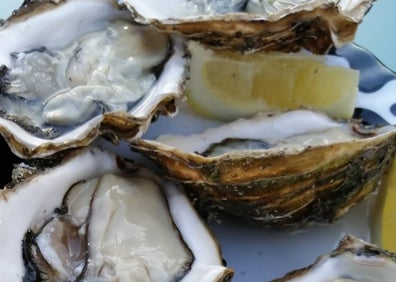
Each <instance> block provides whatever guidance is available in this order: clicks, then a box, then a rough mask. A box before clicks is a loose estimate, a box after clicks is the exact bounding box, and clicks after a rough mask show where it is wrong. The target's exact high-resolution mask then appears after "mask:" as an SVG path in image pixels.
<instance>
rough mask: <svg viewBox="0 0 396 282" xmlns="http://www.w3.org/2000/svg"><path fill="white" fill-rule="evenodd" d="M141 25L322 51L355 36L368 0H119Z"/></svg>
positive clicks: (207, 39)
mask: <svg viewBox="0 0 396 282" xmlns="http://www.w3.org/2000/svg"><path fill="white" fill-rule="evenodd" d="M120 2H121V3H124V4H125V5H126V6H128V8H130V9H131V11H132V13H133V14H134V15H135V17H136V20H137V21H140V22H141V23H146V24H153V25H155V26H156V27H157V28H158V29H160V30H163V31H166V32H169V33H178V34H182V35H184V36H186V37H188V38H191V39H194V40H199V41H201V42H203V43H205V44H208V45H211V46H213V47H218V48H225V47H228V48H234V49H237V50H240V51H257V50H263V51H273V50H277V51H281V50H282V51H297V50H299V49H300V48H301V47H303V48H305V49H308V50H311V51H312V52H314V53H320V54H323V53H326V52H327V51H328V49H329V48H330V47H331V46H333V45H335V46H336V47H340V46H341V45H343V44H344V43H347V42H350V41H352V40H353V38H354V35H355V33H356V29H357V26H358V24H359V23H360V22H361V20H362V18H363V17H364V15H365V13H366V12H367V11H368V10H369V8H370V7H371V5H372V3H373V1H372V0H358V1H354V0H345V1H338V0H320V1H317V0H304V1H301V0H292V1H282V0H276V1H261V0H244V1H242V0H235V1H223V0H214V1H212V0H195V1H190V0H177V1H175V0H168V1H161V3H158V1H154V0H151V1H149V0H148V1H139V0H122V1H120Z"/></svg>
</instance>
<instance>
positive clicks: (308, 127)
mask: <svg viewBox="0 0 396 282" xmlns="http://www.w3.org/2000/svg"><path fill="white" fill-rule="evenodd" d="M187 111H188V110H187ZM177 118H178V119H179V118H180V120H183V119H185V120H187V121H186V123H185V126H188V123H190V122H191V121H190V120H189V119H188V117H187V118H186V116H180V114H179V115H178V116H177ZM180 120H179V121H176V122H180ZM167 125H168V126H169V127H170V128H172V124H170V123H168V124H167ZM182 126H183V125H182ZM364 131H366V129H365V128H363V127H362V126H361V125H359V124H356V123H355V122H353V121H350V122H338V121H334V120H331V119H330V118H328V117H327V116H325V115H324V114H321V113H318V112H312V111H308V110H299V111H292V112H286V113H280V114H274V115H268V116H267V115H258V116H256V117H255V118H252V119H247V120H243V119H241V120H237V121H234V122H231V123H228V124H224V125H218V126H212V127H210V128H209V129H206V130H204V131H202V133H189V134H186V136H182V135H180V134H177V133H176V134H173V135H167V134H164V135H160V136H158V137H157V138H156V139H154V140H150V139H148V137H146V138H144V139H138V140H134V141H132V143H131V146H132V148H133V149H136V150H138V151H140V152H141V153H143V154H144V155H145V156H147V157H149V158H151V159H153V160H154V161H155V162H156V163H158V164H159V165H160V166H162V167H163V168H165V170H166V174H167V175H169V177H170V178H172V179H174V180H176V181H179V182H181V183H183V184H184V185H185V186H186V187H188V189H189V191H190V192H191V194H192V197H193V200H194V201H195V204H196V206H197V207H198V208H199V209H201V210H206V211H212V210H220V211H225V212H228V213H231V214H234V215H236V216H240V217H243V218H246V219H248V220H249V221H251V222H253V223H255V224H260V225H267V226H275V227H277V228H296V227H301V226H303V225H308V224H312V223H330V222H333V221H334V220H336V219H338V218H339V217H340V216H342V215H343V214H344V213H345V212H347V211H348V210H349V209H350V208H351V207H353V206H354V205H356V204H357V203H358V202H360V201H361V200H362V199H364V198H365V197H366V196H367V195H368V194H370V193H371V192H372V191H374V190H376V188H377V187H378V185H379V183H380V181H381V177H382V174H383V172H384V169H385V168H386V167H387V166H388V164H389V162H390V161H391V160H392V159H393V157H394V154H395V144H396V143H395V141H396V129H395V127H393V126H388V127H383V128H380V129H376V130H373V131H371V132H368V133H367V132H366V133H365V132H364Z"/></svg>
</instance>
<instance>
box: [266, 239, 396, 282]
mask: <svg viewBox="0 0 396 282" xmlns="http://www.w3.org/2000/svg"><path fill="white" fill-rule="evenodd" d="M395 257H396V255H395V254H394V253H391V252H388V251H386V250H382V249H381V248H379V247H378V246H375V245H372V244H369V243H366V242H364V241H362V240H359V239H358V238H356V237H354V236H352V235H346V236H345V237H344V238H342V239H341V240H340V242H339V244H338V247H337V248H336V249H335V250H333V251H332V252H331V253H329V254H326V255H323V256H321V257H319V258H318V259H317V260H316V261H315V263H314V264H312V265H310V266H308V267H306V268H303V269H299V270H295V271H292V272H290V273H288V274H286V275H285V276H284V277H282V278H279V279H275V280H273V282H286V281H295V282H298V281H304V282H310V281H313V282H328V281H345V282H347V281H350V282H352V281H365V282H375V281H382V282H391V281H394V279H395V275H396V259H395Z"/></svg>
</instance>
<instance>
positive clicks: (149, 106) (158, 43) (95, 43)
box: [0, 0, 185, 158]
mask: <svg viewBox="0 0 396 282" xmlns="http://www.w3.org/2000/svg"><path fill="white" fill-rule="evenodd" d="M0 41H1V42H3V43H2V46H1V47H0V66H2V67H1V68H0V130H1V133H2V134H3V136H4V137H5V139H7V142H8V143H9V145H10V147H11V148H12V150H13V152H14V153H15V154H17V155H19V156H20V157H22V158H29V157H46V156H49V155H51V154H53V153H55V152H57V151H60V150H64V149H67V148H72V147H77V146H85V145H88V144H89V143H90V142H91V141H93V140H94V139H95V137H97V136H98V135H107V136H108V137H109V138H110V139H111V140H113V141H114V142H117V141H118V139H126V140H129V139H132V138H135V137H136V136H140V135H141V134H142V133H143V132H144V131H145V130H146V129H147V127H148V125H149V124H150V122H151V120H152V118H153V117H155V116H156V115H158V114H159V113H162V114H168V115H171V114H174V113H175V111H176V109H175V105H174V100H175V99H177V98H179V97H180V96H181V95H182V84H183V83H184V71H185V70H184V65H185V60H184V58H183V55H184V50H183V47H182V43H181V42H180V41H178V40H177V39H171V38H169V37H168V36H167V35H165V34H163V33H158V32H157V31H155V30H154V29H152V28H151V27H147V26H140V25H136V24H134V23H133V22H132V21H131V17H130V13H129V12H128V11H125V10H122V9H120V7H119V6H118V5H117V3H116V1H112V0H99V1H94V0H90V1H82V0H70V1H61V2H56V3H55V2H54V1H38V2H36V1H32V2H27V4H26V5H23V6H22V7H21V8H20V9H19V10H18V11H16V13H15V14H13V16H12V17H10V18H9V19H8V21H6V22H5V24H4V26H3V27H2V28H1V29H0Z"/></svg>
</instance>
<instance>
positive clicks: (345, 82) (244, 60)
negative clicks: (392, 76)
mask: <svg viewBox="0 0 396 282" xmlns="http://www.w3.org/2000/svg"><path fill="white" fill-rule="evenodd" d="M189 50H190V53H191V62H190V63H191V64H190V79H189V80H188V81H187V84H186V89H187V97H188V101H189V103H190V104H191V105H192V107H193V108H194V109H195V110H196V111H197V112H199V113H200V114H202V115H205V116H207V117H210V118H214V119H220V120H232V119H235V118H238V117H245V116H251V115H252V114H255V113H257V112H269V111H279V110H281V111H284V110H293V109H298V108H302V107H304V108H312V109H315V110H319V111H322V112H325V113H326V114H328V115H330V116H332V117H335V118H350V117H351V116H352V114H353V110H354V106H355V100H356V95H357V92H358V91H357V90H358V82H359V72H358V71H356V70H353V69H350V68H345V67H341V66H331V65H328V64H326V62H325V58H324V56H315V55H312V54H302V53H298V54H285V53H271V54H263V53H254V54H239V53H237V52H232V51H224V50H223V51H219V50H216V51H214V50H209V49H206V48H204V47H202V46H201V45H199V44H198V43H195V42H191V43H190V44H189Z"/></svg>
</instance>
